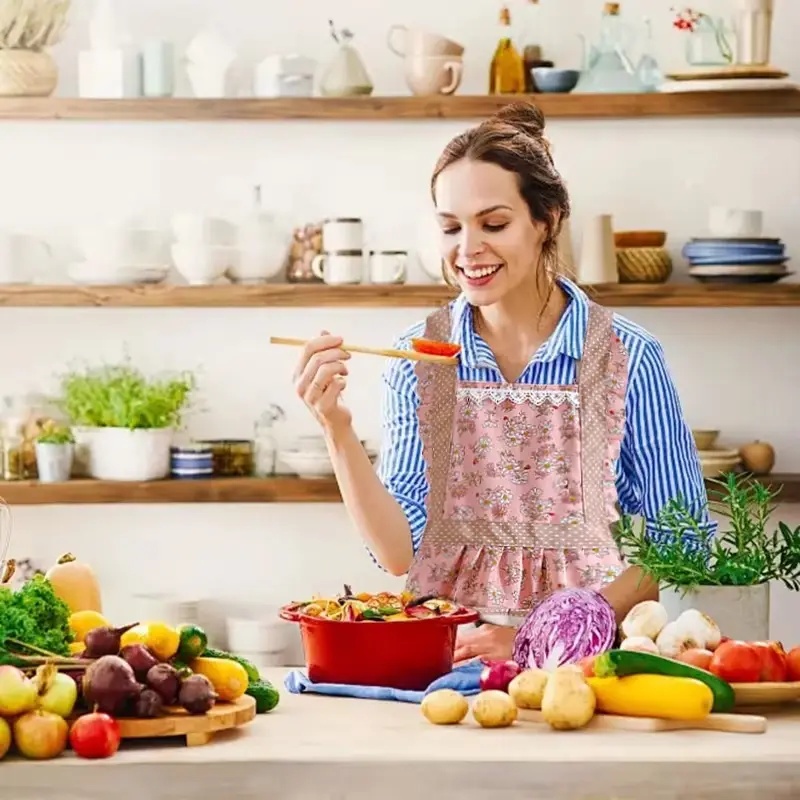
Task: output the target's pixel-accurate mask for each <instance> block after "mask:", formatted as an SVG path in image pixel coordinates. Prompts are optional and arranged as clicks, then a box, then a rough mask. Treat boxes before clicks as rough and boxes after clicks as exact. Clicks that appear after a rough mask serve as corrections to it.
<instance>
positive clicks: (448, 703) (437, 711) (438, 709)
mask: <svg viewBox="0 0 800 800" xmlns="http://www.w3.org/2000/svg"><path fill="white" fill-rule="evenodd" d="M420 708H421V710H422V713H423V715H424V717H425V719H427V720H428V722H432V723H433V724H434V725H458V723H459V722H461V721H462V720H463V719H464V717H466V716H467V712H468V711H469V703H467V700H466V698H465V697H464V696H463V695H462V694H460V693H459V692H457V691H455V690H454V689H437V690H436V691H435V692H431V693H430V694H428V695H425V697H424V698H423V700H422V704H421V706H420Z"/></svg>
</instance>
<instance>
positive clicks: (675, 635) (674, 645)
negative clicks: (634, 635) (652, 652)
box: [656, 620, 703, 658]
mask: <svg viewBox="0 0 800 800" xmlns="http://www.w3.org/2000/svg"><path fill="white" fill-rule="evenodd" d="M656 646H657V647H658V652H659V653H660V654H661V655H662V656H666V658H677V657H678V656H679V655H680V654H681V653H682V652H683V651H684V650H689V649H691V648H693V647H699V648H701V649H702V648H703V644H702V643H700V642H697V641H695V640H694V639H692V638H691V636H689V635H688V633H687V632H686V631H685V629H684V628H683V627H682V626H681V625H679V624H678V621H677V620H675V621H674V622H668V623H667V624H666V625H665V626H664V627H663V629H662V630H661V633H659V634H658V638H657V639H656Z"/></svg>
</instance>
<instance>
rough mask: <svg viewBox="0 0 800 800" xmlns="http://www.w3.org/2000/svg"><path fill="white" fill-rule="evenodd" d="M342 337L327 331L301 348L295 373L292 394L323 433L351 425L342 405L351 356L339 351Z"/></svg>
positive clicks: (349, 417) (350, 418) (348, 413)
mask: <svg viewBox="0 0 800 800" xmlns="http://www.w3.org/2000/svg"><path fill="white" fill-rule="evenodd" d="M341 344H342V338H341V336H331V335H330V334H329V333H328V332H327V331H322V333H321V334H320V335H319V336H318V337H317V338H316V339H312V340H311V341H310V342H309V343H308V344H307V345H306V346H305V347H304V348H303V354H302V356H300V361H299V362H298V364H297V368H296V369H295V372H294V381H295V391H296V392H297V394H298V396H299V397H300V399H301V400H302V401H303V402H304V403H305V404H306V406H308V408H309V410H310V411H311V413H312V414H313V415H314V417H315V418H316V420H317V422H319V423H320V425H322V427H323V428H325V429H326V430H332V429H334V428H342V427H346V426H348V425H350V423H351V421H352V417H351V415H350V412H349V411H348V410H347V408H345V407H344V405H343V404H342V402H341V394H342V392H343V391H344V388H345V386H346V385H347V365H346V364H345V363H344V362H345V361H346V360H347V359H349V358H350V353H347V352H345V351H344V350H341V349H340V347H341Z"/></svg>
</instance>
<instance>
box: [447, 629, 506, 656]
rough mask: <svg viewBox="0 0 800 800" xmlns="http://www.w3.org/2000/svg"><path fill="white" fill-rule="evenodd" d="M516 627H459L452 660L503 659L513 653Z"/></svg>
mask: <svg viewBox="0 0 800 800" xmlns="http://www.w3.org/2000/svg"><path fill="white" fill-rule="evenodd" d="M516 635H517V629H516V628H510V627H506V626H504V625H481V626H480V627H479V628H472V629H469V630H464V629H461V630H459V631H458V633H457V634H456V651H455V655H454V657H453V660H454V661H455V662H456V663H458V662H460V661H469V660H471V659H473V658H484V659H486V660H487V661H503V660H505V659H509V658H511V657H512V656H513V654H514V639H515V637H516Z"/></svg>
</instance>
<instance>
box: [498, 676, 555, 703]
mask: <svg viewBox="0 0 800 800" xmlns="http://www.w3.org/2000/svg"><path fill="white" fill-rule="evenodd" d="M549 678H550V673H549V672H545V671H544V670H543V669H536V668H534V669H526V670H525V671H524V672H520V673H519V675H517V676H516V677H515V678H514V679H513V680H512V681H511V683H510V684H509V685H508V694H509V696H510V697H511V699H512V700H513V701H514V703H515V705H516V706H517V708H533V709H538V708H541V707H542V697H543V696H544V689H545V686H547V681H548V679H549Z"/></svg>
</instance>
